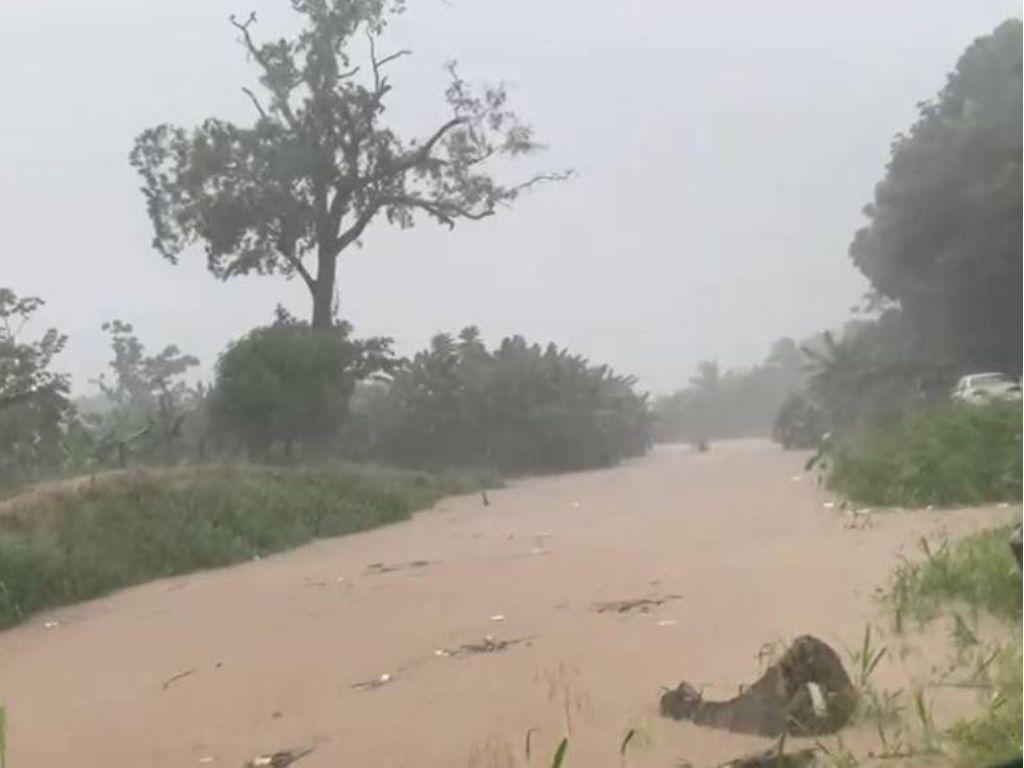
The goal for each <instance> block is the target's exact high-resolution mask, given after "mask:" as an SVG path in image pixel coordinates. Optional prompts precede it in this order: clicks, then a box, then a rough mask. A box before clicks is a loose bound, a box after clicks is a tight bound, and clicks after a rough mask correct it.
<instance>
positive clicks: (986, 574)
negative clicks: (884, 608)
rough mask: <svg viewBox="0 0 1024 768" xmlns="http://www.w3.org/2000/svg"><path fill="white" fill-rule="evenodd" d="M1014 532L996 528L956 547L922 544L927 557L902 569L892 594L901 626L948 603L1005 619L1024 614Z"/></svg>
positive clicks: (933, 613) (926, 616) (922, 618)
mask: <svg viewBox="0 0 1024 768" xmlns="http://www.w3.org/2000/svg"><path fill="white" fill-rule="evenodd" d="M1009 536H1010V529H1009V528H1008V527H1006V528H993V529H991V530H987V531H981V532H980V533H976V534H973V535H971V536H968V537H966V538H964V539H961V540H960V541H958V542H956V543H955V544H954V545H952V546H951V545H950V544H949V542H948V541H943V542H942V543H941V544H937V545H936V544H930V543H928V541H927V540H925V539H922V540H921V551H922V553H923V555H924V557H923V559H918V560H915V561H910V560H907V561H906V562H904V564H903V565H901V566H900V567H899V568H897V569H896V572H895V573H894V574H893V578H892V582H891V584H890V586H889V589H888V591H887V592H886V600H887V602H888V603H889V605H890V606H891V608H892V609H893V611H894V613H895V615H896V619H897V625H898V626H899V625H901V624H902V621H903V619H904V618H913V619H916V620H918V621H927V620H929V619H931V618H933V617H934V616H936V615H937V614H938V613H939V610H940V608H941V607H942V605H943V604H944V603H949V602H959V603H963V604H965V605H968V606H970V607H971V608H974V609H980V610H985V611H988V612H989V613H991V614H993V615H994V616H998V617H1000V618H1003V619H1016V618H1017V617H1019V616H1020V613H1021V589H1022V585H1021V574H1020V570H1019V569H1018V568H1017V561H1016V560H1015V559H1014V557H1013V554H1012V552H1011V551H1010V546H1009Z"/></svg>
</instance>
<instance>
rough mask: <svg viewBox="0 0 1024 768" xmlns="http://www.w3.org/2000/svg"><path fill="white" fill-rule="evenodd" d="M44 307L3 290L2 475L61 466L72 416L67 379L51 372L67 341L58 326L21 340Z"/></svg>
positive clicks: (0, 337)
mask: <svg viewBox="0 0 1024 768" xmlns="http://www.w3.org/2000/svg"><path fill="white" fill-rule="evenodd" d="M42 305H43V301H42V299H38V298H35V297H30V296H26V297H19V296H17V295H15V293H14V292H13V291H11V290H9V289H7V288H0V476H3V475H6V474H7V473H9V472H11V471H12V470H17V471H19V472H21V471H23V470H25V469H29V470H30V469H31V468H33V467H35V466H39V465H45V464H53V463H55V462H58V461H59V460H60V453H61V450H60V449H61V438H62V436H63V428H64V426H65V425H66V424H67V422H68V419H69V418H70V416H71V404H70V403H69V401H68V390H69V381H68V377H67V376H66V375H65V374H62V373H56V372H54V371H52V370H51V369H50V366H51V363H52V362H53V358H54V357H55V356H56V355H58V354H59V353H60V351H61V350H62V349H63V348H64V344H65V342H66V341H67V337H66V336H64V335H63V334H62V333H59V332H58V331H57V330H56V329H54V328H49V329H47V330H46V331H44V332H43V334H42V336H40V337H39V338H38V339H36V340H31V341H30V340H26V339H24V338H23V337H22V331H23V330H24V327H25V325H26V324H27V323H29V322H31V320H32V316H33V315H34V314H35V313H36V311H37V310H38V309H39V307H41V306H42Z"/></svg>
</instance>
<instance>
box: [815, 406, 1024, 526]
mask: <svg viewBox="0 0 1024 768" xmlns="http://www.w3.org/2000/svg"><path fill="white" fill-rule="evenodd" d="M828 486H829V487H830V488H831V489H833V490H835V491H838V492H839V493H841V494H843V495H844V496H847V497H848V498H850V499H851V500H853V501H855V502H857V503H861V504H870V505H875V506H896V505H900V506H924V505H927V504H937V505H942V504H946V505H948V504H977V503H982V502H988V501H1001V500H1014V501H1016V500H1019V499H1020V498H1021V407H1020V404H1012V403H993V404H991V405H986V406H969V405H959V404H944V405H941V406H934V407H930V408H921V409H918V410H914V411H910V412H908V413H906V414H904V415H903V416H901V417H899V418H898V419H896V420H894V421H891V422H889V423H887V424H884V425H881V426H875V427H870V428H867V429H865V430H864V431H862V432H860V433H858V434H856V435H854V436H852V437H850V438H847V439H846V440H844V441H841V442H840V443H839V444H838V445H837V446H836V447H835V448H834V449H833V450H832V462H831V469H830V472H829V476H828Z"/></svg>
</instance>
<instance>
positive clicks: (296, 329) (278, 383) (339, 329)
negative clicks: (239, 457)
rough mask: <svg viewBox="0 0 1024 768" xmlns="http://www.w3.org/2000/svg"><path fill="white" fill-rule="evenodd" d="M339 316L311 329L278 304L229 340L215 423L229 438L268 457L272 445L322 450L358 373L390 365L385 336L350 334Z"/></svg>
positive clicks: (213, 410)
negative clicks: (261, 321) (272, 318)
mask: <svg viewBox="0 0 1024 768" xmlns="http://www.w3.org/2000/svg"><path fill="white" fill-rule="evenodd" d="M350 334H351V327H350V326H349V325H348V324H346V323H337V324H335V325H333V326H331V327H330V328H321V329H317V330H313V329H312V328H311V327H310V326H309V324H308V323H303V322H299V321H297V320H295V319H294V318H293V317H291V316H290V315H288V314H287V313H286V312H284V310H282V309H280V308H279V309H278V318H277V321H276V322H275V323H274V324H273V325H269V326H266V327H262V328H256V329H254V330H252V331H250V332H249V333H247V334H246V335H245V336H243V337H242V338H241V339H238V340H237V341H234V342H232V343H231V344H230V345H229V346H228V348H227V350H226V351H225V352H224V353H223V354H222V355H221V356H220V359H219V360H218V361H217V378H216V382H215V384H214V387H213V392H212V394H211V396H210V400H209V411H210V418H211V421H212V426H213V428H214V431H215V433H216V435H217V436H218V437H219V438H220V439H222V440H225V441H226V442H228V443H236V444H240V445H241V446H242V447H243V448H245V449H246V451H247V452H248V454H249V455H250V457H252V458H254V459H256V460H259V461H266V460H268V459H269V458H270V457H271V452H272V450H273V449H274V447H275V446H279V447H280V448H281V449H283V451H284V453H285V458H287V459H291V458H292V453H293V450H294V448H300V449H302V448H304V449H305V450H306V452H307V454H308V453H310V452H314V453H315V452H325V451H327V450H328V449H329V448H330V447H331V446H332V444H333V442H334V440H335V439H336V438H337V436H338V434H339V432H340V430H341V429H342V427H343V426H344V424H345V422H346V421H347V420H348V416H349V401H350V400H351V398H352V393H353V391H354V390H355V386H356V382H357V381H358V380H361V379H364V378H367V377H369V376H372V375H374V374H376V373H378V372H379V371H382V370H386V369H388V368H389V367H390V365H391V353H390V341H389V340H387V339H367V340H355V339H352V338H350Z"/></svg>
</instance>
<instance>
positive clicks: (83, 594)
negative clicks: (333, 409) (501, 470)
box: [0, 468, 478, 626]
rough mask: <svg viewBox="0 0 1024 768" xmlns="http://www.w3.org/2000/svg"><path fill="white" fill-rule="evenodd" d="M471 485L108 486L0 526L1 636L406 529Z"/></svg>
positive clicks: (240, 474) (306, 476)
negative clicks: (273, 559)
mask: <svg viewBox="0 0 1024 768" xmlns="http://www.w3.org/2000/svg"><path fill="white" fill-rule="evenodd" d="M475 487H478V486H477V484H476V482H475V481H474V480H472V479H469V478H466V477H463V476H456V475H451V474H448V475H443V476H441V475H438V476H432V475H423V474H415V473H411V472H397V471H392V470H376V469H358V470H357V469H290V470H284V469H277V470H269V469H258V468H217V469H207V470H200V471H193V472H189V473H180V472H179V473H173V472H162V473H154V474H145V473H142V474H138V475H129V476H124V477H120V478H114V479H108V480H106V481H104V482H100V483H97V484H95V485H93V486H86V487H83V488H82V489H80V490H77V491H72V492H68V493H64V494H54V495H50V496H49V497H47V498H45V499H43V500H41V501H38V502H33V503H30V504H28V505H26V506H24V507H23V508H19V509H18V510H17V511H16V512H14V513H8V514H7V515H6V516H4V517H0V626H4V625H8V624H13V623H16V622H18V621H20V620H22V619H24V618H25V617H27V616H28V615H30V614H31V613H33V612H35V611H37V610H40V609H42V608H46V607H51V606H57V605H62V604H66V603H72V602H77V601H81V600H88V599H90V598H94V597H97V596H100V595H103V594H106V593H108V592H110V591H112V590H115V589H118V588H121V587H125V586H129V585H132V584H138V583H140V582H144V581H148V580H151V579H157V578H162V577H166V576H173V575H176V574H182V573H188V572H190V571H195V570H200V569H203V568H214V567H218V566H224V565H229V564H231V563H236V562H240V561H243V560H248V559H252V558H253V557H256V556H262V555H266V554H269V553H271V552H275V551H280V550H284V549H289V548H292V547H296V546H299V545H300V544H304V543H306V542H308V541H311V540H312V539H316V538H320V537H327V536H341V535H344V534H348V533H354V532H356V531H362V530H366V529H369V528H374V527H377V526H381V525H386V524H388V523H393V522H396V521H399V520H404V519H406V518H408V517H409V516H410V514H411V513H412V512H413V511H414V510H416V509H420V508H423V507H426V506H429V505H430V504H432V503H433V502H434V501H436V500H437V499H439V498H440V497H441V496H444V495H447V494H450V493H458V492H463V491H467V490H470V489H472V488H475Z"/></svg>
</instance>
